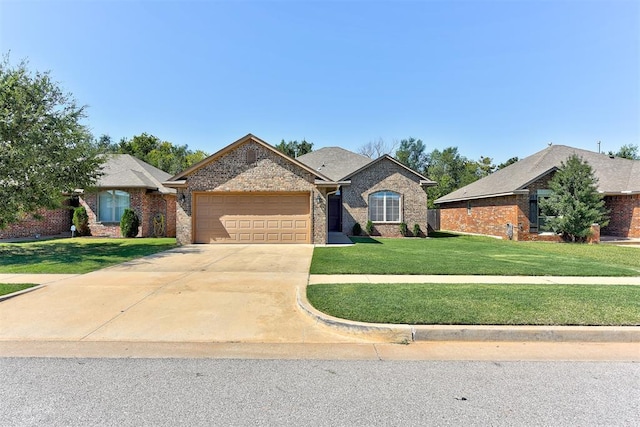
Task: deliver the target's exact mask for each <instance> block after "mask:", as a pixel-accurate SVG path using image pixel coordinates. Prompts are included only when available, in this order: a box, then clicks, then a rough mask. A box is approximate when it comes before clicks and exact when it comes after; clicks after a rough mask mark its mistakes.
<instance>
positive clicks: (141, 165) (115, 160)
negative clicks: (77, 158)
mask: <svg viewBox="0 0 640 427" xmlns="http://www.w3.org/2000/svg"><path fill="white" fill-rule="evenodd" d="M170 176H171V175H170V174H168V173H167V172H165V171H162V170H160V169H158V168H156V167H155V166H152V165H150V164H149V163H146V162H144V161H142V160H140V159H138V158H136V157H133V156H131V155H129V154H108V155H107V160H106V161H105V163H104V164H103V165H102V175H101V176H100V177H99V178H98V182H97V183H96V186H97V187H98V188H145V189H148V190H157V191H159V192H160V193H162V194H173V193H175V192H176V191H175V190H174V189H172V188H168V187H165V186H164V185H162V182H163V181H165V180H166V179H167V178H168V177H170Z"/></svg>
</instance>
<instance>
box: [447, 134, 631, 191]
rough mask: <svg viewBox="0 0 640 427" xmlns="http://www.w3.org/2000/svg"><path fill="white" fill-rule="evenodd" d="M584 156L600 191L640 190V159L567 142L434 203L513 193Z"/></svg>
mask: <svg viewBox="0 0 640 427" xmlns="http://www.w3.org/2000/svg"><path fill="white" fill-rule="evenodd" d="M573 154H576V155H578V156H579V157H582V159H583V160H585V161H586V162H587V163H589V165H591V167H592V168H593V171H594V174H595V176H596V177H597V178H598V191H600V192H602V193H604V194H625V193H638V192H640V161H638V160H628V159H623V158H619V157H615V158H610V157H609V156H608V155H605V154H600V153H596V152H593V151H587V150H581V149H579V148H573V147H567V146H566V145H551V146H549V147H548V148H545V149H544V150H542V151H539V152H537V153H535V154H533V155H531V156H529V157H526V158H524V159H522V160H520V161H519V162H516V163H514V164H512V165H509V166H507V167H506V168H504V169H501V170H499V171H496V172H494V173H492V174H491V175H489V176H486V177H484V178H482V179H480V180H478V181H476V182H473V183H471V184H469V185H467V186H465V187H462V188H460V189H458V190H456V191H454V192H452V193H449V194H447V195H446V196H442V197H440V198H439V199H438V200H436V201H435V203H447V202H456V201H461V200H469V199H480V198H484V197H495V196H499V195H508V194H514V193H515V192H517V191H519V190H524V189H525V188H526V187H527V186H528V185H529V184H530V183H532V182H533V181H535V180H537V179H538V178H540V177H542V176H544V175H546V174H548V173H549V172H551V171H552V170H554V169H556V168H559V167H560V165H561V163H562V162H564V161H566V160H567V158H569V157H570V156H571V155H573Z"/></svg>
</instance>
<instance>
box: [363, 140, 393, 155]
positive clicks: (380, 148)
mask: <svg viewBox="0 0 640 427" xmlns="http://www.w3.org/2000/svg"><path fill="white" fill-rule="evenodd" d="M397 145H398V144H397V143H395V142H394V143H393V144H387V143H386V142H384V140H383V139H382V138H378V139H376V140H375V141H369V142H367V143H366V144H364V145H363V146H362V147H360V148H358V150H357V153H358V154H361V155H363V156H366V157H368V158H370V159H377V158H378V157H380V156H382V155H385V154H391V152H392V151H393V150H394V149H395V147H396V146H397Z"/></svg>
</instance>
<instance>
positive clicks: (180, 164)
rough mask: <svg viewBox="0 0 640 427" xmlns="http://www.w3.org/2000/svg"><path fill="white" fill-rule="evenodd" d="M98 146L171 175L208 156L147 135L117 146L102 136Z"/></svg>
mask: <svg viewBox="0 0 640 427" xmlns="http://www.w3.org/2000/svg"><path fill="white" fill-rule="evenodd" d="M98 145H99V146H100V147H103V148H105V149H106V150H107V151H109V152H112V153H120V154H130V155H132V156H134V157H137V158H138V159H140V160H143V161H145V162H147V163H149V164H150V165H153V166H155V167H157V168H158V169H160V170H163V171H165V172H168V173H170V174H176V173H178V172H180V171H183V170H185V169H187V168H188V167H189V166H191V165H193V164H195V163H198V162H199V161H201V160H204V159H205V158H206V157H207V156H208V154H207V153H205V152H204V151H202V150H196V151H193V150H190V149H189V147H188V146H187V145H174V144H172V143H171V142H168V141H162V140H161V139H160V138H158V137H157V136H154V135H149V134H147V133H142V134H140V135H136V136H134V137H133V138H131V139H127V138H122V139H121V140H120V142H119V143H117V144H113V143H112V142H111V138H110V137H109V136H108V135H102V136H101V137H100V138H99V139H98Z"/></svg>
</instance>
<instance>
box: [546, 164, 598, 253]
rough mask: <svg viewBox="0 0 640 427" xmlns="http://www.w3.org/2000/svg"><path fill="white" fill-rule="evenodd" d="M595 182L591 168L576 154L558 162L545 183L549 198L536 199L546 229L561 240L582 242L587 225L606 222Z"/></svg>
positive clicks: (596, 181)
mask: <svg viewBox="0 0 640 427" xmlns="http://www.w3.org/2000/svg"><path fill="white" fill-rule="evenodd" d="M597 185H598V179H597V178H596V176H595V175H594V173H593V169H592V168H591V166H590V165H589V163H587V162H586V161H584V160H583V159H582V158H581V157H578V156H577V155H575V154H574V155H572V156H570V157H569V158H568V159H567V160H566V162H562V163H561V166H560V168H559V169H558V170H557V171H556V173H555V175H554V176H553V178H552V179H551V181H550V182H549V189H550V190H551V192H552V193H551V195H550V196H549V197H546V198H544V199H542V200H540V207H541V209H542V212H543V213H544V214H545V215H548V216H550V217H549V218H548V219H547V227H548V228H549V229H551V230H554V231H556V232H558V233H561V234H562V235H563V237H564V238H565V240H569V241H573V242H582V241H585V240H586V238H587V237H589V234H590V230H591V225H592V224H594V223H596V224H600V226H601V227H604V226H606V225H607V224H608V223H609V219H608V215H607V210H606V208H605V204H604V200H603V198H602V195H600V193H598V189H597Z"/></svg>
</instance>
